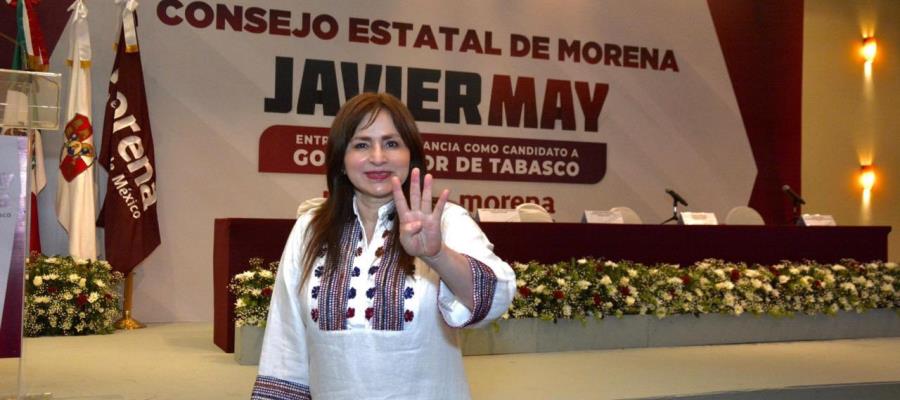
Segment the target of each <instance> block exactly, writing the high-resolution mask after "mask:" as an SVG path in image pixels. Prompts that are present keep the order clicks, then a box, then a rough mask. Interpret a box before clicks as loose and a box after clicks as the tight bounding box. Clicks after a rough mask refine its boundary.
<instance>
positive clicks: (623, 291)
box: [619, 286, 631, 296]
mask: <svg viewBox="0 0 900 400" xmlns="http://www.w3.org/2000/svg"><path fill="white" fill-rule="evenodd" d="M619 293H621V294H622V296H629V295H631V289H629V288H628V286H619Z"/></svg>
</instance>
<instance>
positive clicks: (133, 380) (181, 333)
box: [0, 323, 900, 400]
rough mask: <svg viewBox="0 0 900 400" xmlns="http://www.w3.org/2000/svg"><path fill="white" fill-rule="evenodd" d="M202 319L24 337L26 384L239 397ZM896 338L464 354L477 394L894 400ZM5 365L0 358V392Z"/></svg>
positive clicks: (133, 395)
mask: <svg viewBox="0 0 900 400" xmlns="http://www.w3.org/2000/svg"><path fill="white" fill-rule="evenodd" d="M212 330H213V327H212V323H177V324H151V325H150V326H149V327H148V328H146V329H142V330H137V331H129V332H123V331H119V332H116V333H115V334H113V335H107V336H87V337H46V338H35V339H26V341H25V349H24V350H25V355H26V360H25V362H26V372H27V375H26V378H27V383H28V387H29V389H30V390H29V392H30V393H44V392H51V393H53V398H54V399H63V400H76V399H77V400H87V399H92V400H118V399H129V400H131V399H135V400H137V399H141V400H143V399H164V400H177V399H191V400H197V399H222V400H229V399H247V398H248V395H249V393H250V388H251V386H252V384H253V379H254V377H255V375H256V367H255V366H241V365H238V364H237V362H236V361H234V358H233V354H227V353H223V352H222V351H221V349H219V348H218V347H216V346H215V345H214V344H213V343H212V342H211V341H210V337H212V334H213V333H212ZM898 354H900V338H898V337H889V338H870V339H856V340H827V341H804V342H786V343H764V344H736V345H714V346H684V347H655V348H636V349H618V350H593V351H570V352H558V353H534V354H510V355H490V356H467V357H465V366H466V373H467V375H468V377H469V381H470V385H471V388H472V395H473V398H474V399H477V400H498V399H516V400H527V399H579V400H581V399H656V398H672V397H678V398H686V399H698V400H699V399H703V400H706V399H740V400H743V399H756V398H774V399H787V398H791V399H795V398H801V399H806V398H810V399H812V398H818V399H830V398H835V399H836V398H866V399H882V398H883V399H897V398H900V357H898ZM15 368H16V364H15V363H12V362H11V361H10V360H0V394H4V393H6V392H9V391H10V390H11V388H12V385H14V384H15V376H16V372H15Z"/></svg>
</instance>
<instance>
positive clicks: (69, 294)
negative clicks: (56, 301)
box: [62, 292, 72, 300]
mask: <svg viewBox="0 0 900 400" xmlns="http://www.w3.org/2000/svg"><path fill="white" fill-rule="evenodd" d="M62 297H63V299H64V300H72V293H69V292H65V293H63V295H62Z"/></svg>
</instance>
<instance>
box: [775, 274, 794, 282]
mask: <svg viewBox="0 0 900 400" xmlns="http://www.w3.org/2000/svg"><path fill="white" fill-rule="evenodd" d="M789 280H791V278H790V277H789V276H787V275H781V276H779V277H778V283H788V281H789Z"/></svg>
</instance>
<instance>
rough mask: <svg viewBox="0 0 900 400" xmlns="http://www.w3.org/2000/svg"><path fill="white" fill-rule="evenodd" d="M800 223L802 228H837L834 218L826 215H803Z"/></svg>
mask: <svg viewBox="0 0 900 400" xmlns="http://www.w3.org/2000/svg"><path fill="white" fill-rule="evenodd" d="M800 221H801V222H802V223H803V226H837V222H835V221H834V217H832V216H831V215H828V214H803V216H802V217H801V218H800Z"/></svg>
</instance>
